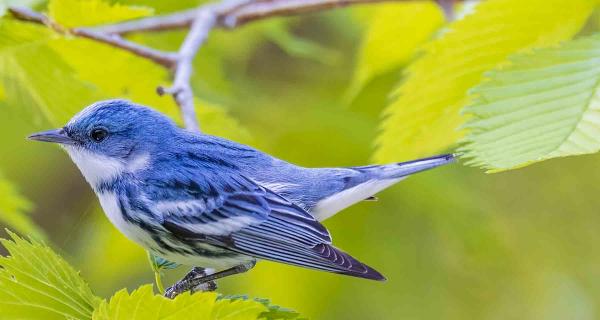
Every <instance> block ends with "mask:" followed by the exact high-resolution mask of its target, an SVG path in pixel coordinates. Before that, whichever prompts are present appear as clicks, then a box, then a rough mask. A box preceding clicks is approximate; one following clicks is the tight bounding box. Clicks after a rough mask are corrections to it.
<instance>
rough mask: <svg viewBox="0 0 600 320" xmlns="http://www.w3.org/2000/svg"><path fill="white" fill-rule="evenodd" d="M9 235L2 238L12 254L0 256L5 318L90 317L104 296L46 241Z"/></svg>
mask: <svg viewBox="0 0 600 320" xmlns="http://www.w3.org/2000/svg"><path fill="white" fill-rule="evenodd" d="M9 234H10V236H11V238H12V241H11V240H5V239H4V240H1V242H2V244H3V245H4V247H5V248H6V249H7V250H8V252H9V254H10V255H9V256H6V257H0V267H2V269H0V314H2V319H44V320H52V319H57V320H58V319H61V320H62V319H90V318H91V316H92V312H93V310H94V308H95V307H97V306H98V305H99V303H100V299H99V298H98V297H96V296H94V294H93V293H92V291H91V290H90V288H89V287H88V285H87V284H86V283H85V282H84V281H83V280H82V279H81V278H80V276H79V274H78V273H77V272H76V271H75V270H74V269H73V268H72V267H71V266H70V265H69V264H68V263H67V262H66V261H64V260H63V259H62V258H61V257H60V256H58V255H57V254H56V253H54V252H53V251H52V250H51V249H50V248H49V247H47V246H45V245H44V244H42V243H40V242H37V241H33V240H32V241H27V240H24V239H22V238H20V237H19V236H17V235H16V234H14V233H11V232H9Z"/></svg>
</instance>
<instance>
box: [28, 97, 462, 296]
mask: <svg viewBox="0 0 600 320" xmlns="http://www.w3.org/2000/svg"><path fill="white" fill-rule="evenodd" d="M28 138H29V139H30V140H35V141H42V142H52V143H56V144H59V145H60V146H61V147H62V148H63V149H64V150H66V152H67V153H68V155H69V156H70V158H71V159H72V161H73V162H74V163H75V165H76V166H77V167H78V168H79V170H80V171H81V173H82V175H83V177H84V178H85V179H86V180H87V182H88V183H89V185H90V186H91V187H92V189H93V190H94V192H95V194H96V195H97V197H98V199H99V202H100V204H101V206H102V208H103V211H104V212H105V214H106V216H107V217H108V219H109V220H110V221H111V222H112V224H113V225H114V226H115V227H116V228H117V229H119V231H120V232H122V233H123V234H124V235H125V236H126V237H127V238H129V239H131V240H132V241H134V242H136V243H138V244H139V245H141V246H142V247H144V248H145V249H147V250H148V251H149V252H151V253H152V254H154V255H156V256H158V257H161V258H163V259H166V260H168V261H172V262H175V263H178V264H183V265H189V266H193V267H195V268H194V269H192V271H191V272H190V273H189V274H188V275H186V277H185V278H184V279H183V280H181V281H179V282H177V283H176V284H175V285H173V286H172V287H170V288H169V289H168V290H167V291H168V292H166V293H165V295H167V296H169V297H174V296H176V295H177V294H180V293H182V292H184V291H187V290H192V289H193V288H195V287H201V286H202V285H203V284H205V285H209V287H214V282H213V281H214V280H216V279H219V278H222V277H225V276H229V275H233V274H238V273H243V272H246V271H248V270H250V269H251V268H252V267H254V265H255V264H256V262H257V261H258V260H270V261H275V262H280V263H285V264H290V265H294V266H299V267H304V268H310V269H316V270H321V271H327V272H332V273H337V274H341V275H347V276H353V277H358V278H364V279H370V280H379V281H383V280H385V279H386V278H385V277H384V276H383V275H382V274H381V273H380V272H378V271H376V270H375V269H374V268H372V267H370V266H368V265H367V264H365V263H362V262H360V261H359V260H358V259H356V258H354V257H352V256H351V255H350V254H348V253H346V252H344V251H342V250H341V249H339V248H337V247H335V246H334V245H333V244H332V238H331V235H330V233H329V231H328V230H327V229H326V227H325V226H324V225H323V224H322V223H321V221H323V220H325V219H327V218H329V217H331V216H333V215H334V214H336V213H337V212H339V211H341V210H343V209H345V208H347V207H349V206H351V205H353V204H355V203H357V202H360V201H363V200H372V199H374V195H375V194H376V193H378V192H379V191H381V190H383V189H385V188H387V187H389V186H391V185H393V184H395V183H397V182H399V181H401V180H402V179H404V178H406V177H407V176H409V175H411V174H414V173H417V172H420V171H424V170H427V169H431V168H434V167H438V166H441V165H445V164H448V163H451V162H453V161H454V160H455V157H454V156H453V155H452V154H444V155H439V156H434V157H429V158H423V159H419V160H414V161H408V162H401V163H392V164H387V165H368V166H357V167H344V168H306V167H301V166H298V165H294V164H292V163H289V162H286V161H284V160H281V159H278V158H276V157H274V156H271V155H269V154H267V153H265V152H262V151H259V150H257V149H255V148H252V147H250V146H247V145H244V144H240V143H236V142H234V141H230V140H227V139H224V138H220V137H217V136H212V135H209V134H203V133H199V132H192V131H189V130H186V129H185V128H181V127H179V126H178V125H177V124H176V123H175V122H174V121H173V120H172V119H170V118H169V117H167V116H165V115H163V114H162V113H160V112H158V111H156V110H154V109H152V108H149V107H146V106H143V105H139V104H135V103H133V102H131V101H128V100H123V99H112V100H104V101H99V102H96V103H94V104H92V105H90V106H88V107H86V108H84V109H83V110H82V111H80V112H79V113H78V114H76V115H75V116H73V118H71V119H70V120H69V121H68V123H67V124H66V125H65V126H64V127H62V128H59V129H53V130H48V131H43V132H38V133H35V134H32V135H30V136H29V137H28ZM205 270H219V271H218V272H214V273H210V274H208V273H207V272H205Z"/></svg>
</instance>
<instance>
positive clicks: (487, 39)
mask: <svg viewBox="0 0 600 320" xmlns="http://www.w3.org/2000/svg"><path fill="white" fill-rule="evenodd" d="M595 4H596V3H595V1H592V0H530V1H520V0H486V1H482V2H481V3H479V5H477V6H476V7H475V9H474V13H471V14H468V15H467V16H465V17H464V18H462V19H461V20H458V21H456V22H454V23H452V24H451V25H450V26H449V28H448V30H446V31H445V33H444V35H443V36H441V37H440V38H438V39H436V40H434V41H432V42H431V43H429V44H428V45H427V47H426V50H425V53H424V54H423V56H422V57H421V58H420V59H418V60H416V61H415V62H414V63H413V64H412V65H411V66H409V68H408V71H407V74H406V78H405V80H404V81H403V82H402V84H401V85H400V87H399V88H398V90H397V92H396V97H395V98H394V100H393V102H392V103H391V104H390V105H389V106H388V107H387V108H386V111H385V116H386V119H385V120H384V122H383V125H382V133H381V134H380V136H379V137H378V139H377V144H378V149H377V152H376V154H375V158H376V159H377V160H378V161H381V162H386V161H398V160H402V159H408V158H414V157H419V156H424V155H430V154H433V153H436V152H440V151H442V150H444V149H447V148H449V147H451V146H452V145H454V144H455V143H456V142H457V141H458V139H460V138H461V137H463V135H464V132H463V131H458V130H457V127H459V126H460V125H461V124H462V123H463V121H464V119H463V117H461V116H460V115H459V110H460V109H461V108H462V107H463V106H465V105H466V104H467V103H468V100H467V90H468V89H469V88H471V87H473V86H474V85H476V84H478V83H479V82H480V81H481V79H482V75H483V73H484V72H485V71H487V70H490V69H492V68H494V67H496V66H497V65H498V64H500V63H501V62H503V61H504V60H505V59H506V57H507V56H508V55H509V54H511V53H515V52H518V51H520V50H527V49H530V48H535V47H543V46H549V45H553V44H556V43H559V42H560V41H562V40H566V39H570V38H571V37H573V35H574V34H576V33H577V32H578V31H579V30H580V29H581V27H582V25H583V24H584V23H585V22H586V20H587V18H588V17H589V16H590V14H591V12H592V10H593V9H594V7H595Z"/></svg>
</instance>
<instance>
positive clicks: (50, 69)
mask: <svg viewBox="0 0 600 320" xmlns="http://www.w3.org/2000/svg"><path fill="white" fill-rule="evenodd" d="M52 39H54V34H53V33H52V32H51V31H49V30H48V29H47V28H46V27H43V26H37V25H34V24H32V23H26V22H18V21H13V20H1V21H0V82H1V84H2V86H3V87H4V91H5V93H6V96H5V100H6V101H7V102H8V104H10V105H13V106H15V107H19V108H21V109H23V108H25V109H30V110H35V111H36V114H38V113H39V114H41V115H42V116H44V117H45V118H47V119H48V120H49V121H50V122H52V123H54V124H55V125H59V124H63V123H64V122H65V121H66V120H67V119H69V118H70V117H71V116H72V115H73V114H74V113H75V112H76V111H78V110H79V109H81V107H82V106H84V105H86V104H89V103H92V102H94V101H95V100H97V99H98V96H97V95H96V94H95V92H94V91H93V90H91V89H93V86H91V85H90V84H89V83H85V82H82V81H80V80H78V79H77V78H76V75H75V73H74V71H73V69H72V68H71V67H70V66H69V65H67V64H66V63H65V62H64V60H63V59H62V57H61V56H59V55H58V54H57V53H56V52H54V51H53V50H52V49H50V48H49V47H48V43H49V42H50V41H52Z"/></svg>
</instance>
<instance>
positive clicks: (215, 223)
mask: <svg viewBox="0 0 600 320" xmlns="http://www.w3.org/2000/svg"><path fill="white" fill-rule="evenodd" d="M219 181H220V185H211V186H210V190H211V191H216V192H212V193H206V194H213V195H215V197H218V198H217V199H207V198H204V199H201V200H202V201H203V203H206V204H211V205H203V206H195V208H196V209H197V210H196V211H195V212H194V211H191V210H189V207H186V208H185V210H179V211H178V210H177V207H173V208H170V210H169V211H168V214H163V217H164V223H163V226H164V227H165V229H167V230H169V231H170V232H171V233H173V234H174V235H175V236H178V237H180V238H194V239H202V240H204V241H207V242H209V243H211V244H213V245H218V246H220V247H223V248H226V249H229V250H232V251H235V252H238V253H242V254H245V255H249V256H254V257H257V258H261V259H266V260H272V261H277V262H282V263H287V264H292V265H296V266H301V267H306V268H312V269H319V270H323V271H329V272H335V273H341V274H346V275H351V276H356V277H362V278H368V279H375V280H383V279H385V278H384V277H383V276H382V275H381V274H380V273H378V272H377V271H375V270H374V269H372V268H370V267H368V266H367V265H365V264H363V263H361V262H359V261H358V260H356V259H354V258H352V257H351V256H350V255H348V254H346V253H344V252H343V251H341V250H339V249H337V248H335V247H334V246H332V245H331V236H330V234H329V231H327V229H326V228H325V227H324V226H323V225H322V224H321V223H319V222H318V221H317V220H316V219H315V218H314V217H313V216H312V215H311V214H310V213H308V212H306V211H305V210H304V209H302V208H301V207H299V206H297V205H295V204H293V203H291V202H290V201H288V200H286V199H285V198H283V197H281V196H279V195H278V194H276V193H275V192H273V191H271V190H268V189H266V188H264V187H261V186H259V185H257V184H256V183H255V182H253V181H252V180H250V179H248V178H246V177H243V176H239V175H237V176H235V175H233V176H230V177H221V179H219ZM195 184H196V185H200V184H199V183H195ZM199 194H202V193H201V192H200V193H199ZM190 201H198V199H193V200H190ZM198 209H204V210H198Z"/></svg>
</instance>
